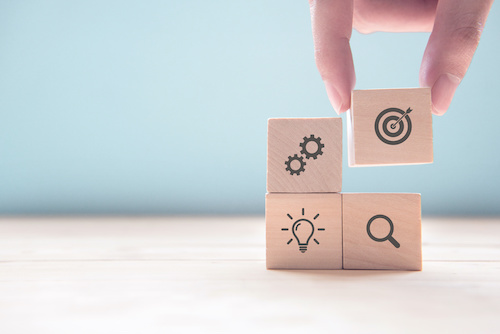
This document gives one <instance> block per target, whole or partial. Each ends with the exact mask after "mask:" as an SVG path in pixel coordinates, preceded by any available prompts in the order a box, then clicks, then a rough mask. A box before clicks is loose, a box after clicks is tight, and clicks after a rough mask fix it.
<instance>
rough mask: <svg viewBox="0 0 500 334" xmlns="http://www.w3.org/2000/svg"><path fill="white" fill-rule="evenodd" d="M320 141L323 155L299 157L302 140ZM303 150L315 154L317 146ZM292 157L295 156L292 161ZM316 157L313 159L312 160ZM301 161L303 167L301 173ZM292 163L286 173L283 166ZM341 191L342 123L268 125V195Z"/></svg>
mask: <svg viewBox="0 0 500 334" xmlns="http://www.w3.org/2000/svg"><path fill="white" fill-rule="evenodd" d="M312 135H314V138H321V140H320V143H321V145H324V147H323V148H321V151H322V154H317V155H314V156H311V155H307V154H305V153H301V151H302V150H303V147H301V146H300V144H302V143H304V142H305V141H306V139H305V138H311V136H312ZM305 146H306V151H307V152H309V153H312V154H314V153H316V152H318V145H317V143H316V142H312V141H310V142H309V143H308V144H307V145H305ZM295 155H297V156H296V157H295ZM315 157H316V159H315ZM298 159H300V160H301V161H302V162H303V163H305V165H304V166H303V168H304V171H300V162H299V161H298ZM290 160H292V163H291V168H292V170H294V171H297V173H295V172H294V173H292V172H291V171H289V170H287V165H286V163H285V162H288V161H290ZM341 190H342V120H341V119H340V118H272V119H269V121H268V144H267V191H268V192H285V193H301V192H304V193H307V192H340V191H341Z"/></svg>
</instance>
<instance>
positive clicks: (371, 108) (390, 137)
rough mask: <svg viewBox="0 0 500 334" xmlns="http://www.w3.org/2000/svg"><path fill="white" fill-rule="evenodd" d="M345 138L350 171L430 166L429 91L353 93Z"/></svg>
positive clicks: (426, 89)
mask: <svg viewBox="0 0 500 334" xmlns="http://www.w3.org/2000/svg"><path fill="white" fill-rule="evenodd" d="M347 138H348V160H349V166H350V167H357V166H373V165H405V164H424V163H432V161H433V153H432V112H431V90H430V88H411V89H374V90H355V91H353V93H352V106H351V110H350V111H349V112H348V113H347Z"/></svg>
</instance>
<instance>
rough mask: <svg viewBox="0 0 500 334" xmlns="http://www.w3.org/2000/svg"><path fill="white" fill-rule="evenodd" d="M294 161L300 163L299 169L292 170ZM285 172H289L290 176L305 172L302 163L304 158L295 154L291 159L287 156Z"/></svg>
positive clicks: (303, 163)
mask: <svg viewBox="0 0 500 334" xmlns="http://www.w3.org/2000/svg"><path fill="white" fill-rule="evenodd" d="M294 160H296V161H298V162H299V163H300V167H299V169H293V168H292V162H293V161H294ZM285 165H286V166H287V167H286V170H287V171H289V172H290V175H293V174H297V175H300V172H305V168H304V166H305V165H306V163H305V162H304V157H299V156H298V155H297V154H295V155H294V156H293V157H292V156H289V157H288V161H285Z"/></svg>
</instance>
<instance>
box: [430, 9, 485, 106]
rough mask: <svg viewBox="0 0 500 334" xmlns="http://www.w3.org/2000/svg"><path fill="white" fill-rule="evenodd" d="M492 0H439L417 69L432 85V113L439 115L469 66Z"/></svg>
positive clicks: (448, 103)
mask: <svg viewBox="0 0 500 334" xmlns="http://www.w3.org/2000/svg"><path fill="white" fill-rule="evenodd" d="M492 3H493V0H474V1H470V0H441V1H439V3H438V7H437V11H436V21H435V23H434V28H433V29H432V33H431V36H430V38H429V42H428V44H427V47H426V49H425V53H424V57H423V59H422V66H421V68H420V84H421V86H423V87H432V90H431V96H432V112H433V113H434V114H436V115H443V114H444V113H445V112H446V110H447V109H448V107H449V106H450V103H451V100H452V99H453V95H454V94H455V90H456V89H457V87H458V85H459V84H460V82H461V81H462V79H463V77H464V76H465V73H466V72H467V69H468V68H469V65H470V62H471V60H472V56H473V55H474V52H475V51H476V48H477V45H478V43H479V38H480V37H481V33H482V31H483V28H484V24H485V22H486V18H487V17H488V12H489V10H490V8H491V4H492Z"/></svg>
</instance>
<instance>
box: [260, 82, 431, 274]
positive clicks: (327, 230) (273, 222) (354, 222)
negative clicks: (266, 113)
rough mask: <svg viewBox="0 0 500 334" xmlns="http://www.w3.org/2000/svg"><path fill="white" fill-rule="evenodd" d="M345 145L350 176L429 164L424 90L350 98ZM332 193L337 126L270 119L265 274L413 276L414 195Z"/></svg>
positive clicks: (418, 248) (417, 259)
mask: <svg viewBox="0 0 500 334" xmlns="http://www.w3.org/2000/svg"><path fill="white" fill-rule="evenodd" d="M347 136H348V156H349V159H348V160H349V166H352V167H354V166H376V165H400V164H419V163H431V162H432V160H433V152H432V117H431V98H430V89H427V88H415V89H390V90H389V89H388V90H362V91H354V92H353V95H352V105H351V110H350V111H349V112H348V115H347ZM381 182H384V180H381ZM390 182H398V180H391V181H390ZM341 191H342V121H341V119H340V118H274V119H269V121H268V157H267V192H268V193H267V195H266V244H267V252H266V259H267V260H266V263H267V268H268V269H394V270H421V269H422V241H421V208H420V194H408V193H404V194H402V193H397V194H390V193H341Z"/></svg>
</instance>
